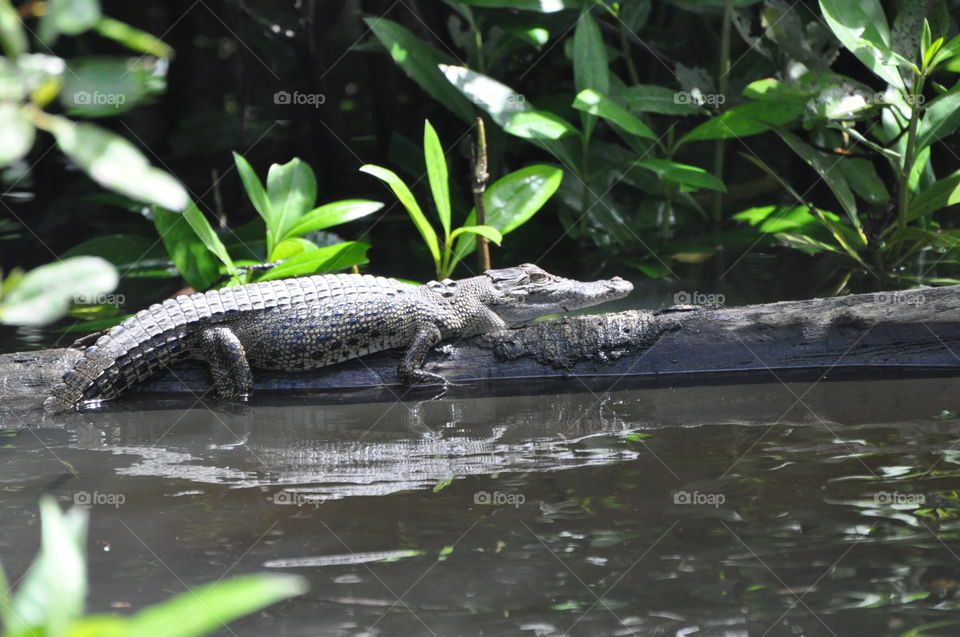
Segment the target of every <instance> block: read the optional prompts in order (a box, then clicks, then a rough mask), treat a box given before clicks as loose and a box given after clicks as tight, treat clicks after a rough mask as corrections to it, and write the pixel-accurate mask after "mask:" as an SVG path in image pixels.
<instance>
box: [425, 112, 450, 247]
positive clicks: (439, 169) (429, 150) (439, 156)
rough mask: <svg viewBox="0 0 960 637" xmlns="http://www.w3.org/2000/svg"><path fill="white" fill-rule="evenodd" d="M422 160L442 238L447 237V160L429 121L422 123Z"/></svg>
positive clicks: (448, 223) (448, 222) (448, 180)
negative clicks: (441, 230)
mask: <svg viewBox="0 0 960 637" xmlns="http://www.w3.org/2000/svg"><path fill="white" fill-rule="evenodd" d="M423 158H424V162H425V163H426V165H427V179H428V181H429V182H430V192H431V193H432V194H433V203H434V205H435V206H436V207H437V214H438V215H439V216H440V225H441V226H442V227H443V236H444V237H449V236H450V178H449V177H448V175H447V158H446V156H444V154H443V146H442V145H440V138H439V137H437V131H435V130H434V129H433V126H431V125H430V121H429V120H424V122H423Z"/></svg>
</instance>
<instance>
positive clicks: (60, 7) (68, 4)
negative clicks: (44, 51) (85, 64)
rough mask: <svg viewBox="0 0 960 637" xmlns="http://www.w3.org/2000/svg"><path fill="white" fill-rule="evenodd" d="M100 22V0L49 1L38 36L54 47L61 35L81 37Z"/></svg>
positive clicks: (41, 20)
mask: <svg viewBox="0 0 960 637" xmlns="http://www.w3.org/2000/svg"><path fill="white" fill-rule="evenodd" d="M99 20H100V1H99V0H47V3H46V13H45V14H44V15H43V17H42V18H41V19H40V26H39V27H38V31H37V33H38V35H39V36H40V39H41V40H43V41H44V43H46V44H47V45H48V46H52V45H53V43H54V42H56V41H57V38H58V37H59V36H60V34H61V33H62V34H65V35H79V34H81V33H83V32H84V31H86V30H88V29H90V28H91V27H93V26H94V25H96V24H97V22H98V21H99Z"/></svg>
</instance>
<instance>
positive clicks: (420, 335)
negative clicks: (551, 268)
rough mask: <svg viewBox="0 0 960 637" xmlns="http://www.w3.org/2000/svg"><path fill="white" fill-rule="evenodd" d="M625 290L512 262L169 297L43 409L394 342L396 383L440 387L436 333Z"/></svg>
mask: <svg viewBox="0 0 960 637" xmlns="http://www.w3.org/2000/svg"><path fill="white" fill-rule="evenodd" d="M632 289H633V286H632V285H631V284H630V283H628V282H626V281H624V280H622V279H620V278H619V277H614V278H613V279H610V280H608V281H596V282H592V283H582V282H580V281H573V280H571V279H563V278H561V277H556V276H553V275H551V274H548V273H547V272H544V271H543V270H541V269H540V268H538V267H537V266H535V265H531V264H524V265H521V266H517V267H514V268H505V269H502V270H488V271H486V272H485V273H484V274H482V275H481V276H478V277H473V278H469V279H463V280H460V281H451V280H450V279H445V280H444V281H431V282H430V283H428V284H426V285H424V286H416V285H410V284H407V283H401V282H399V281H397V280H395V279H389V278H383V277H375V276H370V275H360V274H326V275H318V276H311V277H303V278H297V279H283V280H278V281H268V282H264V283H251V284H249V285H241V286H237V287H233V288H224V289H222V290H212V291H210V292H206V293H204V294H193V295H191V296H181V297H177V298H174V299H167V300H166V301H164V302H163V303H158V304H156V305H152V306H150V307H149V308H147V309H145V310H142V311H141V312H138V313H137V314H136V315H135V316H132V317H131V318H129V319H127V320H125V321H124V322H123V323H121V324H120V325H118V326H116V327H114V328H112V329H110V330H108V331H106V332H105V333H102V334H101V335H99V337H98V338H97V339H96V342H95V343H94V344H93V345H92V346H90V347H88V348H87V349H86V350H85V351H84V354H83V357H82V358H80V359H79V360H78V361H77V362H76V365H75V366H74V369H73V370H71V371H69V372H67V373H66V374H64V377H63V382H62V383H60V384H58V385H57V386H56V387H54V388H53V390H52V392H51V395H50V397H49V398H47V400H46V401H45V402H44V407H45V409H46V410H47V411H51V412H57V411H66V410H70V409H75V408H79V407H80V406H81V405H83V404H85V403H95V402H99V401H102V400H108V399H111V398H116V397H117V396H119V395H120V394H121V393H122V392H124V391H126V390H127V389H129V388H130V387H132V386H133V385H135V384H136V383H138V382H141V381H143V380H145V379H146V378H148V377H150V376H151V375H153V374H154V373H155V372H157V371H159V370H160V369H162V368H164V367H168V366H170V365H171V364H173V363H175V362H176V361H179V360H182V359H185V358H196V359H200V360H204V361H206V362H207V363H208V364H209V365H210V370H211V373H212V375H213V380H214V385H215V387H216V389H217V392H218V393H219V394H220V395H221V396H222V397H224V398H242V397H246V396H249V395H250V394H251V392H252V391H253V376H252V373H251V371H250V369H251V368H255V369H276V370H288V371H293V370H304V369H315V368H318V367H324V366H326V365H332V364H333V363H338V362H341V361H345V360H348V359H352V358H357V357H359V356H363V355H365V354H370V353H373V352H380V351H383V350H388V349H393V348H397V347H403V348H406V353H405V355H404V357H403V360H402V361H401V362H400V365H399V367H398V369H397V377H398V379H399V380H400V382H402V383H405V384H412V383H418V382H420V383H429V382H441V383H442V382H444V379H443V378H442V377H440V376H437V375H436V374H431V373H430V372H426V371H424V370H422V369H420V367H421V366H422V365H423V362H424V359H425V358H426V356H427V354H428V353H429V351H430V349H431V348H432V347H433V346H434V345H436V344H437V343H439V342H440V341H441V340H443V339H446V338H454V337H463V336H473V335H476V334H483V333H487V332H495V331H498V330H502V329H505V328H507V327H510V326H512V325H516V324H519V323H522V322H524V321H527V320H530V319H533V318H536V317H538V316H544V315H546V314H553V313H557V312H563V311H567V310H574V309H578V308H583V307H589V306H591V305H597V304H599V303H603V302H606V301H610V300H613V299H618V298H622V297H624V296H626V295H627V294H629V293H630V291H631V290H632ZM93 336H97V335H93ZM90 340H91V338H90V337H87V338H86V339H81V341H78V344H82V343H84V342H89V341H90Z"/></svg>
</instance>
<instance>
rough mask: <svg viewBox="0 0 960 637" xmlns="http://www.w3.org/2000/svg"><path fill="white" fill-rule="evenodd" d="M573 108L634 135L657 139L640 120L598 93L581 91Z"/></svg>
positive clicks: (588, 90)
mask: <svg viewBox="0 0 960 637" xmlns="http://www.w3.org/2000/svg"><path fill="white" fill-rule="evenodd" d="M573 107H574V108H576V109H579V110H581V111H585V112H587V113H590V114H592V115H597V116H599V117H602V118H604V119H606V120H609V121H611V122H613V123H614V124H616V125H617V126H619V127H620V128H622V129H624V130H625V131H627V132H628V133H631V134H633V135H637V136H639V137H646V138H647V139H657V135H656V134H655V133H654V132H653V131H652V130H650V127H648V126H647V125H646V124H644V123H643V122H642V121H641V120H640V118H638V117H637V116H636V115H634V114H633V113H631V112H630V111H628V110H627V109H625V108H623V107H622V106H620V105H619V104H617V103H616V102H614V101H613V100H611V99H610V98H608V97H606V96H605V95H601V94H600V93H598V92H597V91H594V90H591V89H587V90H585V91H580V93H578V94H577V97H576V99H574V101H573Z"/></svg>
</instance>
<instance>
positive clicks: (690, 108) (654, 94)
mask: <svg viewBox="0 0 960 637" xmlns="http://www.w3.org/2000/svg"><path fill="white" fill-rule="evenodd" d="M620 95H621V96H622V97H623V99H624V100H626V102H627V105H628V106H629V107H630V108H631V109H632V110H634V111H640V112H644V113H660V114H663V115H698V114H700V113H703V112H705V111H704V109H703V108H702V107H701V106H699V105H698V104H692V103H690V102H689V101H687V99H686V96H682V95H681V93H680V91H676V90H674V89H671V88H667V87H666V86H657V85H655V84H636V85H634V86H630V87H628V88H626V89H624V90H623V91H621V93H620Z"/></svg>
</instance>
